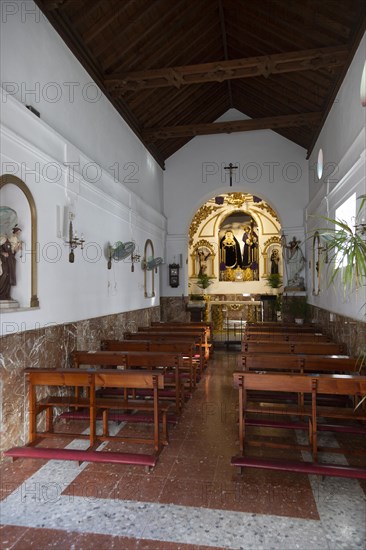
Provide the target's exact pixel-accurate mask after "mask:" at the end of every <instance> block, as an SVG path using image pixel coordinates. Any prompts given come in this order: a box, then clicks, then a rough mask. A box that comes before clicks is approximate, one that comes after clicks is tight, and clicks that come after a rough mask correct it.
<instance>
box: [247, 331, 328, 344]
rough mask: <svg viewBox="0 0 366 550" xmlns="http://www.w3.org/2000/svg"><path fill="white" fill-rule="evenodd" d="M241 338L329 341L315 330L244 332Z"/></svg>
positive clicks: (278, 340) (282, 340) (254, 339)
mask: <svg viewBox="0 0 366 550" xmlns="http://www.w3.org/2000/svg"><path fill="white" fill-rule="evenodd" d="M243 340H245V341H248V342H250V341H252V340H253V341H257V342H259V341H262V340H266V341H271V342H273V341H277V342H293V341H296V342H330V338H329V336H326V335H325V334H319V333H317V332H292V333H289V332H277V333H271V332H255V333H244V335H243Z"/></svg>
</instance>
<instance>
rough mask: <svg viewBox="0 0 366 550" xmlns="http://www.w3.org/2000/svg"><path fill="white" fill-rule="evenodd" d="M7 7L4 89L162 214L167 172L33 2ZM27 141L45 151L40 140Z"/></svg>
mask: <svg viewBox="0 0 366 550" xmlns="http://www.w3.org/2000/svg"><path fill="white" fill-rule="evenodd" d="M4 4H6V5H7V6H8V7H7V6H5V5H4V6H3V7H2V18H1V19H2V20H1V33H0V67H1V73H0V76H1V85H2V87H3V88H4V89H5V90H7V91H8V93H9V94H11V96H12V97H15V98H16V99H18V100H19V101H20V102H21V103H23V104H24V105H32V106H33V107H34V108H35V109H37V110H38V111H39V112H40V113H41V119H42V120H43V121H44V122H46V123H47V124H48V125H49V126H50V127H51V128H53V129H54V130H55V131H56V132H58V133H59V134H60V135H62V136H63V137H64V138H65V140H67V141H68V142H70V143H72V144H73V145H74V146H75V147H76V148H78V149H79V150H80V151H81V152H83V153H84V154H85V155H86V156H87V157H88V158H89V159H91V160H92V162H93V163H96V166H98V167H101V168H102V169H104V170H106V171H107V172H109V173H110V174H111V175H112V176H113V177H115V178H116V179H117V180H119V181H120V182H122V183H123V184H124V185H125V186H126V187H127V188H128V189H131V190H133V192H134V193H136V194H137V195H138V196H139V197H143V199H144V201H145V202H146V203H148V204H149V205H150V206H152V207H153V208H155V209H156V210H158V211H160V212H162V191H163V190H162V170H161V169H160V167H159V166H158V165H157V163H156V162H155V161H154V159H153V158H152V156H151V155H150V153H148V151H147V150H146V149H145V147H144V146H143V145H142V143H141V142H140V141H139V140H138V139H137V137H136V136H135V134H134V133H133V132H132V131H131V130H130V129H129V127H128V125H127V124H126V123H125V121H124V120H123V119H122V118H121V116H120V115H119V114H118V113H117V112H116V110H115V109H114V107H113V106H112V105H111V103H110V102H109V101H108V100H107V99H106V97H105V96H104V95H103V94H102V93H101V91H100V90H99V88H98V87H97V86H96V84H94V82H93V81H92V79H91V78H90V76H89V75H88V74H87V72H86V71H85V70H84V69H83V67H82V66H81V64H80V63H79V62H78V61H77V60H76V58H75V57H74V55H73V54H72V53H71V51H70V50H69V49H68V47H67V46H66V45H65V43H64V42H63V41H62V39H61V38H60V36H59V35H58V34H57V33H56V31H55V30H54V29H53V27H52V26H51V25H50V24H49V23H48V21H47V19H46V18H45V16H44V15H43V14H42V12H41V11H40V10H39V9H38V7H37V6H36V5H35V4H34V2H32V1H30V0H28V1H26V2H6V3H5V2H4ZM12 11H14V13H11V12H12ZM14 122H16V121H14ZM13 129H14V131H17V128H16V127H15V126H14V128H13ZM22 135H24V132H23V133H22ZM24 137H26V136H24ZM28 138H29V139H30V141H31V142H32V143H34V144H35V145H38V146H39V147H40V148H41V149H42V146H43V144H42V143H40V142H39V139H38V137H37V136H34V135H29V136H28ZM71 160H72V161H74V159H73V158H72V159H71ZM77 160H78V159H76V161H77Z"/></svg>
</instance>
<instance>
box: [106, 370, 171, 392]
mask: <svg viewBox="0 0 366 550" xmlns="http://www.w3.org/2000/svg"><path fill="white" fill-rule="evenodd" d="M95 385H96V386H97V387H102V388H135V389H154V388H158V389H164V376H163V374H162V373H161V372H159V371H153V370H151V371H149V370H142V371H141V370H130V369H128V370H123V371H120V370H115V369H112V370H109V369H100V370H98V371H96V372H95Z"/></svg>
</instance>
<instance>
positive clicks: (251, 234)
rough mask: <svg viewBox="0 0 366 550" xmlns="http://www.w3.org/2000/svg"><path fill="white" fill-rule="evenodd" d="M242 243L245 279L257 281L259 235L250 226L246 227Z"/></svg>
mask: <svg viewBox="0 0 366 550" xmlns="http://www.w3.org/2000/svg"><path fill="white" fill-rule="evenodd" d="M242 241H243V242H244V247H243V258H242V265H243V269H244V270H246V273H245V275H244V279H245V280H246V281H257V280H258V279H259V271H258V269H259V245H258V235H257V233H256V232H255V231H254V229H253V227H251V226H250V225H246V226H244V234H243V238H242ZM247 270H250V271H247Z"/></svg>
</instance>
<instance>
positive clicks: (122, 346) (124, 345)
mask: <svg viewBox="0 0 366 550" xmlns="http://www.w3.org/2000/svg"><path fill="white" fill-rule="evenodd" d="M101 348H102V350H103V351H166V352H179V353H184V354H188V355H191V354H193V352H194V344H192V342H189V341H188V342H186V341H185V340H181V341H180V340H178V341H164V340H163V341H160V340H158V341H155V342H154V341H151V340H103V341H102V343H101Z"/></svg>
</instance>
